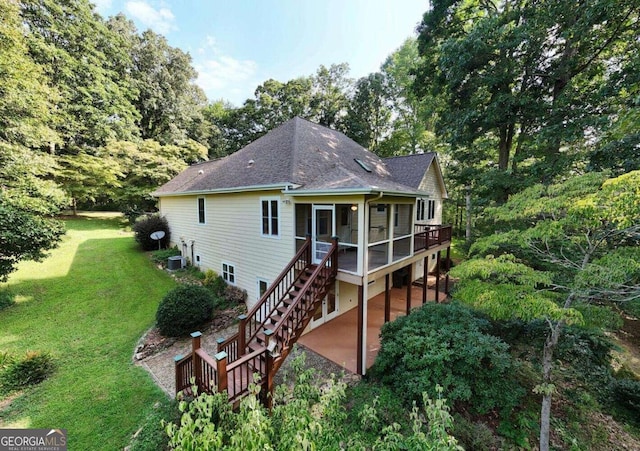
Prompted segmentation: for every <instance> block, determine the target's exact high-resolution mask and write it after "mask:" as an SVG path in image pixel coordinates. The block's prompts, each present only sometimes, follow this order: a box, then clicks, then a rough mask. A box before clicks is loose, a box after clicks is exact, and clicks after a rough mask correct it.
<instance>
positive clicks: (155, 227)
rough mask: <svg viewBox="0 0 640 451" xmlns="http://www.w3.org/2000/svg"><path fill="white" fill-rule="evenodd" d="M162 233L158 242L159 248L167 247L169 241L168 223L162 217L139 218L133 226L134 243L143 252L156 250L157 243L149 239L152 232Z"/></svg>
mask: <svg viewBox="0 0 640 451" xmlns="http://www.w3.org/2000/svg"><path fill="white" fill-rule="evenodd" d="M158 231H163V232H164V238H162V239H161V240H160V247H167V246H168V245H169V242H170V241H171V232H170V230H169V222H168V221H167V218H165V217H164V216H158V215H155V214H154V215H148V216H141V217H139V218H138V219H137V220H136V223H135V224H134V225H133V232H134V233H135V237H136V241H137V242H138V243H139V244H140V246H142V249H143V250H145V251H153V250H158V242H157V241H156V240H152V239H151V234H152V233H153V232H158Z"/></svg>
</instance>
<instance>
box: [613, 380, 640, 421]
mask: <svg viewBox="0 0 640 451" xmlns="http://www.w3.org/2000/svg"><path fill="white" fill-rule="evenodd" d="M611 392H612V393H613V400H614V401H615V402H616V403H617V404H618V405H620V406H622V407H624V408H625V409H627V410H630V411H632V412H636V414H637V416H636V418H640V381H635V380H632V379H614V380H613V381H612V382H611Z"/></svg>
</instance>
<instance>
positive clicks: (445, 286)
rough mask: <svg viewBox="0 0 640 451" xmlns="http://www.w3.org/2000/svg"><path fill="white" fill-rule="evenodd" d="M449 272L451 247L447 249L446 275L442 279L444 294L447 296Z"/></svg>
mask: <svg viewBox="0 0 640 451" xmlns="http://www.w3.org/2000/svg"><path fill="white" fill-rule="evenodd" d="M450 270H451V246H448V247H447V275H446V276H445V279H444V293H445V294H446V295H449V271H450Z"/></svg>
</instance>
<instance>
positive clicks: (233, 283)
mask: <svg viewBox="0 0 640 451" xmlns="http://www.w3.org/2000/svg"><path fill="white" fill-rule="evenodd" d="M225 265H226V266H227V271H225V270H224V267H225ZM230 268H233V269H232V271H229V269H230ZM220 269H221V272H220V275H221V276H222V278H223V279H224V280H225V282H227V283H228V284H229V285H233V286H234V287H235V286H236V285H237V284H238V273H237V272H236V264H235V263H230V262H226V261H223V262H221V264H220ZM225 274H226V275H227V277H228V275H229V274H231V275H232V276H233V282H232V281H230V280H229V279H228V278H227V277H225Z"/></svg>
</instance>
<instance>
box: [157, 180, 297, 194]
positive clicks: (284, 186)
mask: <svg viewBox="0 0 640 451" xmlns="http://www.w3.org/2000/svg"><path fill="white" fill-rule="evenodd" d="M294 186H295V184H293V183H275V184H272V185H253V186H236V187H233V188H219V189H209V190H200V191H185V192H176V193H156V192H153V193H151V196H153V197H178V196H202V195H204V194H228V193H246V192H251V191H272V190H276V189H280V190H282V192H286V193H290V192H291V191H289V190H288V188H290V187H294Z"/></svg>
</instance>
